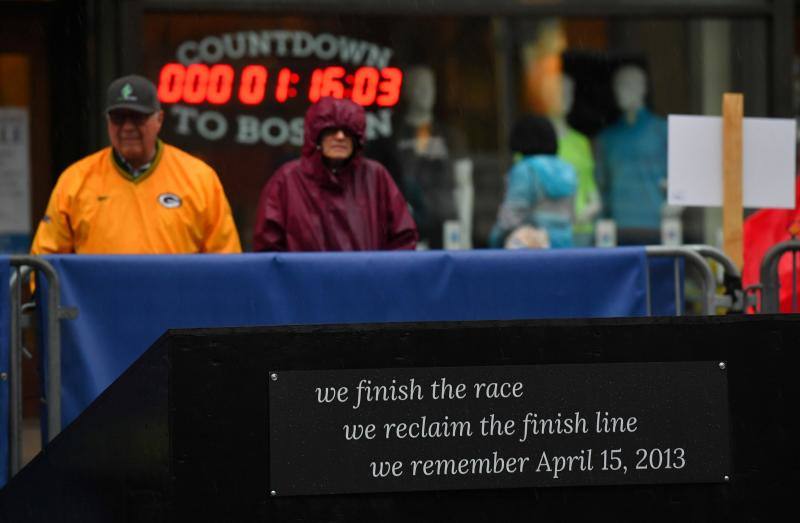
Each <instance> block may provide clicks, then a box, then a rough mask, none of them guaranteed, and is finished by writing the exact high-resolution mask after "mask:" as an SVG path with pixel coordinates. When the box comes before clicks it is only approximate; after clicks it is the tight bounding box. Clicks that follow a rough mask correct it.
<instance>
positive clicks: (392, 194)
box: [253, 98, 417, 251]
mask: <svg viewBox="0 0 800 523" xmlns="http://www.w3.org/2000/svg"><path fill="white" fill-rule="evenodd" d="M364 129H365V115H364V109H363V108H362V107H361V106H359V105H356V104H355V103H353V102H351V101H349V100H337V99H334V98H322V99H321V100H320V101H319V102H317V103H316V104H314V105H312V106H311V107H310V108H309V109H308V112H307V113H306V119H305V138H304V143H303V153H302V157H301V158H299V159H297V160H293V161H291V162H289V163H287V164H285V165H283V166H282V167H281V168H280V169H278V171H277V172H276V173H275V174H274V175H273V176H272V177H271V178H270V179H269V181H268V182H267V184H266V185H265V186H264V189H263V190H262V192H261V199H260V201H259V204H258V210H257V214H256V222H255V232H254V236H253V250H255V251H365V250H392V249H413V248H414V247H415V246H416V243H417V227H416V225H415V224H414V220H413V218H411V215H410V214H409V212H408V205H407V204H406V201H405V199H404V198H403V195H402V194H401V193H400V191H399V190H398V188H397V186H396V185H395V184H394V182H393V181H392V177H391V176H390V175H389V173H388V172H386V169H384V167H383V166H382V165H381V164H379V163H378V162H375V161H372V160H368V159H366V158H364V157H363V156H362V154H361V151H362V148H363V145H364Z"/></svg>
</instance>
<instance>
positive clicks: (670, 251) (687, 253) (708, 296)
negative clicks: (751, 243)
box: [645, 245, 724, 316]
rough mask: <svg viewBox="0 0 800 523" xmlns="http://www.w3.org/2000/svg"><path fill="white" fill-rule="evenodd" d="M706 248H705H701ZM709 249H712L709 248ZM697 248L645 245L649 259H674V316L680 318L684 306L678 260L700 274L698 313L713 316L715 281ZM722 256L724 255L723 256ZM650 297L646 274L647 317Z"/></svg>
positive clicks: (650, 307) (650, 301)
mask: <svg viewBox="0 0 800 523" xmlns="http://www.w3.org/2000/svg"><path fill="white" fill-rule="evenodd" d="M702 247H707V246H702ZM709 249H713V248H712V247H709ZM699 250H700V249H698V246H691V247H689V246H683V247H667V246H663V245H647V246H645V252H646V253H647V256H648V257H649V258H650V257H660V258H675V276H674V281H675V314H676V315H677V316H682V315H683V314H684V306H683V299H682V292H681V290H682V289H681V278H680V264H679V258H683V260H684V261H685V262H686V263H688V264H690V265H692V266H694V267H695V268H696V269H697V270H698V271H699V274H700V284H701V286H702V299H701V302H700V313H701V314H703V315H711V314H714V311H715V306H716V304H717V293H716V280H715V279H714V274H713V273H712V272H711V268H710V267H709V266H708V263H706V261H705V259H704V258H703V256H702V255H701V254H700V253H699V252H698V251H699ZM723 256H724V255H723ZM652 314H653V306H652V296H651V290H650V273H649V271H648V272H647V315H648V316H652Z"/></svg>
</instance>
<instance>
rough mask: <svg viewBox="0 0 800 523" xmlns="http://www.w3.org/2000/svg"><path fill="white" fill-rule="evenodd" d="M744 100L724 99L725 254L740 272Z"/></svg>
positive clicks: (736, 97)
mask: <svg viewBox="0 0 800 523" xmlns="http://www.w3.org/2000/svg"><path fill="white" fill-rule="evenodd" d="M743 114H744V97H743V96H742V95H741V94H739V93H725V94H724V95H723V97H722V238H723V249H722V250H723V251H724V252H725V254H726V255H728V257H729V258H730V259H731V260H732V261H733V263H734V264H735V265H736V266H737V267H738V268H739V269H740V270H741V268H742V263H743V257H744V255H743V246H742V228H743V223H742V222H743V219H744V212H743V209H742V118H743Z"/></svg>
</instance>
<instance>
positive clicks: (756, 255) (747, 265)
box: [742, 176, 800, 312]
mask: <svg viewBox="0 0 800 523" xmlns="http://www.w3.org/2000/svg"><path fill="white" fill-rule="evenodd" d="M795 199H796V202H795V207H794V209H762V210H760V211H757V212H755V213H753V214H751V215H750V216H749V217H748V218H747V219H746V220H745V222H744V267H743V268H742V285H744V286H745V287H747V286H748V285H755V284H757V283H760V274H759V271H760V270H761V260H762V259H763V258H764V254H766V252H767V251H768V250H769V248H770V247H772V246H773V245H775V244H776V243H780V242H783V241H786V240H791V239H792V238H791V235H790V233H789V227H790V226H791V225H792V224H793V223H794V222H797V221H800V176H799V177H797V179H796V180H795ZM798 267H800V260H798ZM798 278H800V276H798ZM778 279H779V281H780V310H781V312H792V256H791V255H790V254H788V253H787V254H786V255H785V256H783V257H781V260H780V261H779V262H778Z"/></svg>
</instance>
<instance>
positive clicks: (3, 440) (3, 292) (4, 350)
mask: <svg viewBox="0 0 800 523" xmlns="http://www.w3.org/2000/svg"><path fill="white" fill-rule="evenodd" d="M10 279H11V266H10V265H9V260H8V256H0V373H3V374H4V375H5V376H8V368H9V361H8V359H9V353H10V351H9V343H10V342H11V310H10V307H11V296H10V294H9V285H8V283H9V281H10ZM8 392H9V391H8V379H0V487H2V486H3V485H5V484H6V481H8V465H9V464H8V458H9V456H8V451H9V449H8V417H9V402H8Z"/></svg>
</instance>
